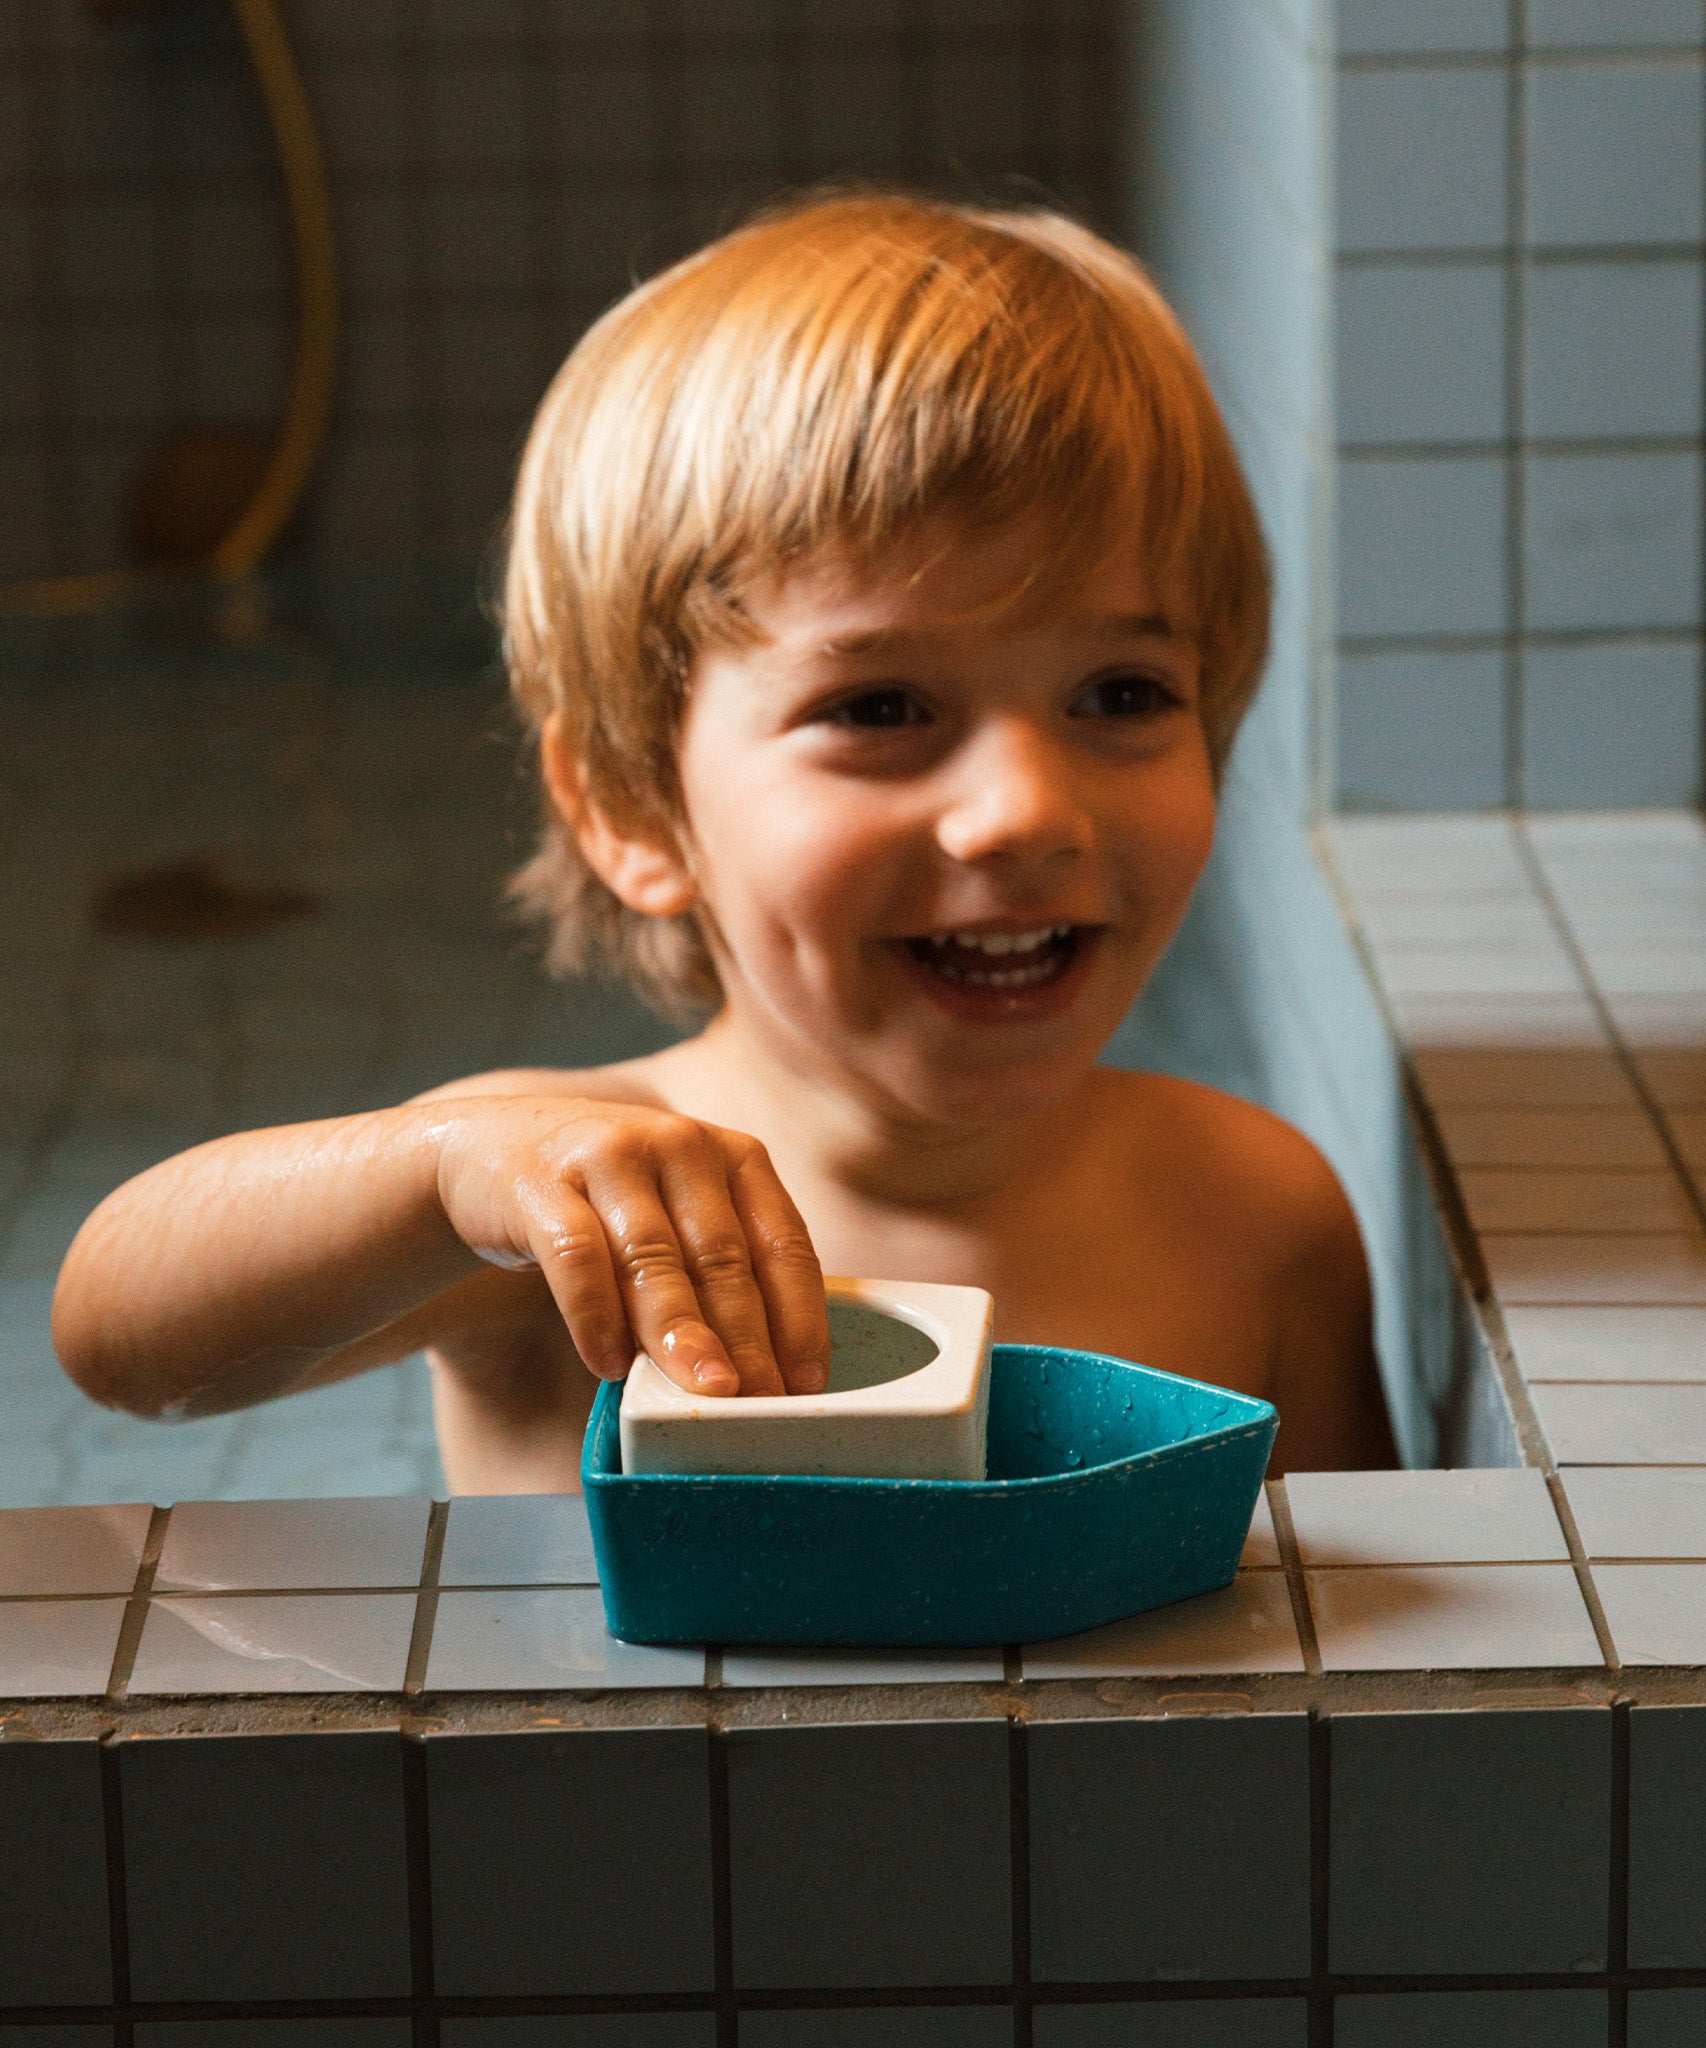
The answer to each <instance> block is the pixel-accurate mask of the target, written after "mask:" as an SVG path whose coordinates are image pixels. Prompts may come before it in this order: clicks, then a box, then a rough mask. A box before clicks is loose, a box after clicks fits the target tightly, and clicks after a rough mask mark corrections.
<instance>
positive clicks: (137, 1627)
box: [107, 1508, 172, 1700]
mask: <svg viewBox="0 0 1706 2048" xmlns="http://www.w3.org/2000/svg"><path fill="white" fill-rule="evenodd" d="M171 1513H172V1510H171V1509H170V1508H156V1509H155V1510H154V1512H153V1514H152V1516H151V1517H150V1518H149V1523H148V1534H147V1535H146V1536H145V1537H144V1539H143V1543H142V1558H141V1561H140V1562H139V1563H138V1565H137V1567H136V1583H135V1585H134V1586H133V1587H132V1588H131V1592H130V1598H129V1600H128V1601H127V1602H126V1604H125V1610H124V1620H123V1622H122V1623H121V1624H120V1627H119V1632H118V1642H117V1643H116V1644H115V1645H114V1648H113V1668H112V1671H111V1673H110V1675H109V1676H108V1679H107V1698H108V1699H109V1700H122V1699H123V1698H124V1697H125V1695H126V1693H127V1692H128V1690H129V1687H130V1674H131V1672H132V1671H133V1670H134V1669H135V1667H136V1653H137V1650H138V1649H139V1648H140V1646H141V1643H142V1629H143V1624H144V1623H145V1622H146V1621H147V1619H148V1603H149V1599H150V1597H151V1596H152V1594H153V1591H154V1574H155V1573H156V1572H157V1571H158V1570H159V1568H160V1552H161V1551H162V1550H163V1549H164V1548H165V1543H166V1524H167V1522H168V1521H169V1520H170V1519H171Z"/></svg>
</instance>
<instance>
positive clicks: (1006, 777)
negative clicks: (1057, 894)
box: [936, 721, 1093, 862]
mask: <svg viewBox="0 0 1706 2048" xmlns="http://www.w3.org/2000/svg"><path fill="white" fill-rule="evenodd" d="M1092 836H1093V834H1092V825H1091V820H1090V817H1089V814H1088V812H1087V811H1086V809H1085V807H1084V804H1083V802H1082V800H1081V794H1080V792H1079V790H1078V788H1077V785H1076V781H1075V778H1074V775H1073V772H1072V764H1071V763H1070V762H1069V761H1068V760H1067V759H1066V758H1065V757H1064V755H1063V754H1062V751H1061V749H1060V748H1059V747H1057V746H1056V745H1055V744H1054V742H1053V741H1052V740H1051V739H1050V737H1049V736H1048V735H1047V734H1046V733H1041V732H1038V731H1037V730H1036V729H1035V728H1034V727H1032V726H1029V725H1027V724H1024V723H1022V722H1019V721H1013V722H1012V723H1010V724H1004V725H1002V726H999V727H996V728H993V729H989V730H986V731H985V732H984V733H983V734H981V735H980V736H979V737H978V739H977V741H976V742H975V743H974V744H973V745H972V746H970V747H968V748H967V749H966V750H965V751H964V753H963V754H962V755H961V757H960V759H959V760H958V761H957V762H956V763H955V774H954V788H953V794H952V796H951V798H950V801H949V802H948V804H947V805H946V806H945V808H944V809H943V811H942V814H941V816H940V818H939V820H938V822H937V827H936V837H937V842H938V843H939V845H940V846H941V848H942V850H943V852H944V853H946V854H947V855H948V857H949V858H950V859H951V860H956V861H963V862H975V861H989V860H999V859H1001V858H1003V857H1005V858H1023V859H1027V860H1048V859H1052V858H1059V857H1062V856H1072V855H1077V854H1082V853H1087V852H1088V851H1089V850H1090V846H1091V843H1092Z"/></svg>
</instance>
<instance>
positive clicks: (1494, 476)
mask: <svg viewBox="0 0 1706 2048" xmlns="http://www.w3.org/2000/svg"><path fill="white" fill-rule="evenodd" d="M1338 20H1339V57H1340V80H1339V150H1340V161H1339V192H1340V265H1339V278H1338V291H1339V328H1338V340H1337V362H1336V385H1337V402H1338V416H1339V436H1340V449H1341V457H1340V470H1339V503H1340V551H1339V564H1338V579H1339V591H1340V636H1341V638H1340V653H1339V664H1338V683H1337V713H1336V726H1335V738H1334V746H1335V755H1336V764H1337V766H1336V777H1337V793H1338V798H1339V801H1340V802H1341V804H1342V805H1343V806H1344V807H1345V808H1347V809H1351V810H1435V809H1452V808H1463V809H1469V808H1479V807H1484V806H1489V807H1490V806H1494V805H1500V804H1517V805H1528V806H1531V807H1534V808H1539V809H1571V808H1582V807H1595V806H1605V807H1611V806H1619V807H1621V806H1629V807H1635V806H1652V805H1676V804H1689V803H1693V802H1696V801H1697V800H1698V799H1699V796H1700V793H1701V761H1702V733H1701V711H1700V706H1701V658H1700V628H1701V616H1700V602H1701V599H1700V593H1701V588H1702V582H1703V574H1706V555H1703V536H1702V530H1701V517H1700V506H1701V500H1702V495H1703V477H1702V467H1701V448H1702V428H1703V419H1702V403H1703V400H1702V377H1701V363H1702V292H1703V277H1702V263H1701V257H1702V237H1703V235H1706V218H1703V214H1702V192H1703V183H1702V160H1703V152H1706V118H1703V91H1702V58H1703V56H1706V40H1703V38H1706V22H1703V18H1702V16H1701V12H1700V10H1699V8H1698V7H1697V6H1695V5H1693V4H1691V0H1641V4H1639V5H1634V4H1628V0H1533V4H1530V5H1527V6H1525V7H1521V8H1515V7H1508V6H1505V5H1501V4H1498V0H1486V4H1484V5H1476V4H1473V0H1453V4H1451V5H1449V6H1439V5H1434V6H1428V7H1402V6H1397V5H1388V4H1385V0H1338Z"/></svg>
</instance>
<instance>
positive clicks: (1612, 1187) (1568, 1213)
mask: <svg viewBox="0 0 1706 2048" xmlns="http://www.w3.org/2000/svg"><path fill="white" fill-rule="evenodd" d="M1458 1183H1459V1186H1460V1188H1461V1190H1462V1193H1463V1204H1464V1207H1465V1208H1466V1209H1467V1210H1468V1211H1469V1220H1470V1222H1471V1223H1473V1224H1474V1226H1475V1228H1476V1229H1477V1230H1479V1231H1484V1232H1491V1231H1511V1230H1537V1231H1538V1230H1562V1231H1582V1230H1589V1231H1607V1232H1609V1231H1652V1232H1665V1231H1686V1230H1688V1229H1689V1228H1690V1227H1691V1226H1693V1225H1694V1223H1695V1222H1696V1221H1697V1219H1696V1216H1695V1213H1694V1205H1693V1203H1692V1202H1691V1201H1690V1200H1689V1198H1688V1196H1687V1194H1686V1193H1685V1192H1684V1190H1683V1187H1682V1183H1681V1182H1680V1181H1679V1180H1678V1179H1677V1177H1676V1175H1675V1174H1673V1173H1672V1172H1671V1171H1670V1169H1669V1168H1668V1167H1665V1168H1661V1169H1660V1170H1658V1171H1656V1172H1655V1171H1652V1170H1649V1169H1646V1168H1639V1167H1623V1168H1618V1169H1616V1170H1606V1169H1601V1168H1597V1167H1563V1168H1557V1167H1549V1166H1471V1167H1466V1168H1464V1169H1463V1171H1462V1172H1461V1173H1460V1174H1459V1176H1458Z"/></svg>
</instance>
